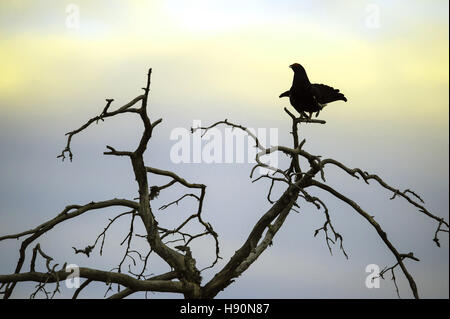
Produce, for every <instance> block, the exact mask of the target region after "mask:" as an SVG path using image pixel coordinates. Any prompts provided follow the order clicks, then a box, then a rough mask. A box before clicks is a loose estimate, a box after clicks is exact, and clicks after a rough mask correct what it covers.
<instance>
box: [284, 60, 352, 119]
mask: <svg viewBox="0 0 450 319" xmlns="http://www.w3.org/2000/svg"><path fill="white" fill-rule="evenodd" d="M289 67H290V68H291V69H292V70H293V71H294V80H293V81H292V86H291V89H290V90H289V91H286V92H284V93H282V94H281V95H280V98H281V97H285V96H288V97H289V101H290V102H291V105H292V106H293V107H294V108H295V109H296V110H297V111H298V112H299V113H300V114H301V115H303V116H305V117H308V116H307V115H306V114H305V112H308V113H309V118H311V116H312V113H314V112H317V114H316V116H317V115H319V112H320V111H321V110H322V108H323V107H324V106H325V105H326V104H327V103H330V102H334V101H339V100H341V101H344V102H347V98H346V97H345V96H344V94H342V93H339V90H338V89H335V88H332V87H331V86H328V85H325V84H311V82H309V79H308V76H307V75H306V71H305V69H304V68H303V66H301V65H300V64H298V63H294V64H292V65H290V66H289Z"/></svg>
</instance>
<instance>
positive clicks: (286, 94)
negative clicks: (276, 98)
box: [280, 91, 291, 98]
mask: <svg viewBox="0 0 450 319" xmlns="http://www.w3.org/2000/svg"><path fill="white" fill-rule="evenodd" d="M290 94H291V92H290V91H286V92H284V93H281V94H280V98H282V97H285V96H287V97H289V95H290Z"/></svg>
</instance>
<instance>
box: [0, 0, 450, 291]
mask: <svg viewBox="0 0 450 319" xmlns="http://www.w3.org/2000/svg"><path fill="white" fill-rule="evenodd" d="M70 3H73V4H74V5H75V6H76V7H75V8H77V9H79V18H80V19H79V26H78V28H74V24H73V23H74V22H73V20H71V19H70V17H69V15H70V14H73V8H74V7H69V12H66V10H67V9H68V7H67V6H68V5H69V4H70ZM71 10H72V11H71ZM448 30H449V29H448V2H447V1H421V0H417V1H406V0H405V1H356V0H355V1H352V0H346V1H339V2H336V1H331V0H330V1H244V2H243V1H234V0H231V1H230V0H228V1H174V0H173V1H137V0H135V1H118V0H117V1H111V0H108V1H72V2H70V1H18V0H15V1H1V2H0V149H1V151H0V221H1V223H0V235H4V234H9V233H14V232H20V231H23V230H25V229H29V228H31V227H33V226H36V225H37V224H38V223H41V222H43V221H45V220H47V219H50V218H52V217H54V216H55V215H56V214H58V213H59V212H60V211H61V210H62V209H63V208H64V207H65V206H66V205H68V204H84V203H88V202H90V201H100V200H106V199H110V198H114V197H118V198H133V197H136V195H137V185H136V183H135V181H134V178H133V176H132V170H131V167H130V165H129V162H128V161H127V160H126V159H124V158H114V157H105V156H103V155H102V153H103V151H104V150H105V145H112V146H115V147H117V148H118V149H130V150H131V149H132V148H133V147H135V145H137V141H138V137H139V134H140V133H141V131H142V127H141V125H140V123H139V121H137V119H136V118H134V117H133V116H124V117H121V118H115V119H111V120H107V121H105V122H102V123H100V124H99V125H96V126H93V127H91V128H89V129H88V130H87V131H85V132H84V133H83V134H80V135H79V136H76V137H75V138H74V140H73V145H72V150H73V152H74V161H73V162H71V163H70V162H61V161H60V160H58V159H56V155H58V154H59V153H60V152H61V150H62V149H63V146H64V145H65V136H64V133H66V132H67V131H69V130H72V129H74V128H76V127H78V126H80V125H81V124H82V123H83V122H84V121H85V120H87V119H88V118H89V117H92V116H95V115H97V114H99V113H100V111H101V110H102V108H103V107H104V104H105V102H104V99H105V98H114V99H115V102H114V103H113V106H120V105H122V104H124V103H126V102H128V101H129V100H131V99H132V98H134V97H135V96H137V95H139V94H141V93H142V90H141V87H143V86H144V85H145V80H146V72H147V69H148V68H149V67H152V68H153V75H152V86H151V95H150V106H149V113H150V117H151V118H152V119H157V118H162V119H163V122H162V124H161V125H160V126H158V127H157V129H155V132H154V137H153V138H152V140H151V142H150V144H149V149H148V151H147V153H146V157H145V158H146V161H147V164H148V165H149V166H153V167H158V168H161V169H170V170H173V171H174V172H176V173H178V174H179V175H181V176H183V177H185V178H186V179H187V180H188V181H191V182H197V183H204V184H206V185H208V188H207V197H206V199H205V208H204V217H205V219H206V220H208V221H209V222H210V223H211V224H212V225H213V226H214V227H215V229H216V231H217V232H218V233H219V234H220V240H221V248H222V254H221V255H222V257H223V258H224V259H223V261H221V263H220V264H219V265H218V267H219V268H220V267H221V266H223V265H224V264H225V262H226V261H227V260H228V259H229V258H230V257H231V255H232V254H233V253H234V251H235V250H236V249H238V248H239V247H240V245H241V244H242V243H243V241H244V240H245V238H246V236H247V235H248V233H249V231H250V230H251V228H252V227H253V225H254V223H255V222H256V221H257V219H258V217H259V216H261V215H262V214H263V213H264V212H265V211H266V210H267V209H268V208H269V207H270V205H269V203H268V202H267V200H266V195H267V191H268V188H269V186H270V184H269V183H268V182H267V181H260V182H258V183H251V180H250V179H249V173H250V170H251V167H252V165H251V164H245V163H234V164H205V163H199V164H183V163H179V164H176V163H173V162H172V161H171V159H170V150H171V147H172V146H173V145H174V144H175V141H173V140H170V134H171V132H172V131H173V130H174V129H175V128H187V129H189V128H190V127H191V126H192V123H193V121H194V120H200V121H201V122H202V124H205V125H206V124H211V123H214V122H216V121H219V120H223V119H225V118H226V119H229V120H230V121H234V122H236V123H239V124H243V125H246V126H249V127H252V128H255V129H257V128H262V129H267V130H269V129H270V128H276V129H278V140H279V144H282V145H291V136H290V134H289V132H290V122H289V121H290V118H289V117H288V116H287V115H286V114H285V113H284V111H283V107H286V106H288V100H287V99H283V100H282V99H279V98H278V95H279V94H280V93H282V92H284V91H285V90H287V89H288V88H289V87H290V85H291V81H292V71H291V70H290V69H289V68H288V66H289V65H290V64H292V63H294V62H298V63H301V64H302V65H303V66H304V67H305V69H306V71H307V72H308V75H309V78H310V80H311V81H312V82H315V83H325V84H328V85H332V86H334V87H336V88H339V89H340V90H341V91H342V92H343V93H344V94H345V95H346V97H347V98H348V102H347V103H344V102H336V103H333V104H330V105H329V106H327V108H326V109H325V110H324V111H323V112H321V114H320V118H321V119H323V120H325V121H327V124H326V125H316V124H310V125H301V128H300V134H301V138H306V141H307V142H306V144H305V149H306V150H308V151H309V152H311V153H313V154H317V155H322V156H323V157H332V158H335V159H337V160H340V161H341V162H343V163H345V164H346V165H347V166H349V167H360V168H362V169H364V170H367V171H369V172H371V173H376V174H379V175H380V176H382V177H384V179H385V181H386V182H388V183H390V184H391V185H393V186H394V187H398V188H399V189H406V188H411V189H413V190H415V191H416V192H417V193H419V194H421V196H422V198H423V199H424V200H425V203H426V207H427V208H429V210H430V211H431V212H433V213H434V214H436V215H438V216H442V217H445V218H446V219H447V220H448V211H449V197H448V191H449V183H448V163H449V135H448V129H449V127H448V115H449V114H448V110H449V109H448V103H449V96H448V87H449V81H448V53H449V52H448V47H449V42H448V35H449V34H448ZM293 112H294V111H293ZM284 163H285V162H284ZM281 164H283V161H282V160H280V165H281ZM326 173H327V176H328V179H327V181H328V182H329V184H330V185H332V186H334V187H336V188H337V189H338V190H340V191H341V192H342V193H344V194H346V195H348V196H350V197H352V198H353V199H355V200H357V201H358V203H360V205H361V207H362V208H363V209H366V210H367V211H368V212H369V213H370V214H371V215H374V216H375V218H376V220H377V221H378V222H379V223H380V225H381V226H382V227H383V228H384V229H385V231H386V232H387V233H388V235H389V238H390V239H391V240H392V242H393V243H394V245H396V247H397V248H398V250H399V251H400V252H402V253H408V252H410V251H413V252H414V254H415V256H417V257H418V258H419V259H420V262H413V261H407V262H406V264H407V267H408V269H409V270H410V272H411V274H412V275H413V276H414V277H415V279H416V282H417V284H418V288H419V294H420V295H421V296H422V297H428V298H448V297H449V295H448V291H449V277H448V272H449V256H448V252H449V248H448V247H449V246H448V244H449V243H448V236H447V234H442V235H441V244H442V247H441V248H438V247H436V245H435V244H434V242H433V241H432V239H433V237H434V231H435V229H436V226H437V225H436V224H435V223H434V222H433V221H432V220H430V219H428V218H425V217H424V215H422V214H420V212H418V211H417V210H416V209H415V208H414V207H412V206H409V205H408V204H407V203H406V202H405V201H404V200H402V199H399V198H397V199H395V200H393V201H390V200H389V198H390V197H391V195H392V194H390V193H389V192H387V191H385V190H383V189H380V188H379V187H377V186H376V185H375V183H373V185H372V184H371V185H366V184H365V183H363V182H361V181H358V180H356V179H353V178H351V177H349V176H346V175H344V174H342V173H340V172H338V171H336V170H333V169H330V170H329V171H327V172H326ZM165 181H166V182H167V180H166V179H160V178H158V179H152V178H150V184H152V185H154V184H156V185H161V184H162V183H164V182H165ZM182 191H183V190H182V188H177V189H175V190H174V191H173V192H168V193H165V194H162V195H161V196H160V197H159V198H158V199H157V200H155V202H153V203H152V205H153V207H154V208H155V214H156V215H157V217H158V218H160V219H161V223H162V224H163V225H167V226H168V227H170V226H171V225H172V226H173V225H174V223H175V222H176V221H179V220H180V218H181V217H182V216H184V215H187V214H189V213H191V211H192V209H193V207H194V206H193V204H194V203H193V202H192V201H189V199H187V200H186V201H185V202H184V203H182V204H181V205H179V206H178V207H174V208H173V209H170V210H169V209H168V210H167V211H163V212H158V211H156V208H157V207H159V206H161V205H163V204H165V203H167V202H170V201H172V200H175V199H176V198H177V196H180V194H182ZM281 191H282V189H281V188H279V189H277V190H276V191H275V194H274V195H276V194H280V192H281ZM311 192H312V193H313V194H315V195H321V196H322V198H323V199H324V201H325V202H326V203H327V204H328V207H329V209H330V215H331V218H332V220H333V222H334V226H335V228H336V229H337V230H338V231H339V232H340V233H341V234H342V235H343V237H344V246H345V248H346V251H347V253H348V255H349V259H348V260H346V259H345V257H344V256H343V254H342V253H341V252H340V251H339V247H337V246H336V247H333V255H330V253H329V251H328V248H327V246H326V244H325V240H324V237H323V234H320V235H318V236H317V237H313V234H314V230H315V229H317V228H320V227H321V226H322V225H323V223H324V218H325V217H324V215H323V214H322V213H321V212H319V211H317V210H316V209H315V208H314V206H312V205H310V204H307V203H303V202H302V201H301V200H299V204H300V205H301V213H300V214H296V213H292V214H291V215H289V217H288V218H287V221H286V223H285V225H284V226H283V228H282V229H281V230H280V232H279V233H278V234H277V237H276V238H275V240H274V244H273V246H271V247H270V248H268V249H267V250H266V251H265V252H264V254H263V255H262V256H261V257H260V259H258V261H257V262H255V263H254V264H253V265H252V266H251V268H250V269H249V270H248V271H247V272H246V273H245V274H244V275H243V276H241V277H239V278H238V279H237V280H236V282H235V283H233V284H232V285H231V286H230V287H229V288H227V289H226V290H225V291H224V292H221V293H220V294H219V295H218V297H222V298H245V297H248V298H252V297H254V298H396V292H395V287H394V285H393V283H392V282H391V280H390V277H389V276H388V278H387V280H385V281H382V282H381V288H379V289H367V288H366V286H365V278H366V276H367V275H368V273H366V272H365V268H366V266H367V265H368V264H377V265H379V266H380V268H383V267H385V266H391V265H393V264H394V263H395V260H394V257H393V256H392V254H391V253H390V252H389V251H388V250H387V248H386V247H385V246H384V245H383V243H382V241H381V240H380V239H379V238H378V236H377V234H376V232H375V230H374V229H372V228H371V227H370V226H369V225H368V224H367V223H366V222H365V221H364V220H363V219H362V218H361V217H360V216H359V215H357V214H356V213H355V212H354V211H352V210H351V208H350V207H348V206H346V205H344V204H342V203H339V202H338V201H336V200H334V199H333V198H331V197H330V196H326V195H324V194H322V193H320V192H315V191H311ZM274 198H275V196H274ZM118 212H120V211H118V210H112V211H106V210H105V211H98V212H92V213H90V214H87V215H86V216H83V217H82V218H80V219H79V220H78V221H71V222H69V223H67V224H64V225H60V226H58V227H56V228H55V229H54V230H52V232H51V233H50V234H48V235H46V236H44V237H43V238H42V240H41V241H40V243H41V246H42V247H43V249H44V251H46V252H47V253H48V254H49V255H51V256H54V258H55V260H56V261H57V262H58V263H60V264H63V263H64V262H68V263H75V264H78V265H80V266H88V267H98V268H101V269H104V270H109V269H111V268H113V267H115V265H117V264H118V263H119V262H120V259H121V257H122V251H123V247H120V246H118V244H119V243H120V241H122V239H123V238H124V237H125V236H126V232H127V230H128V228H127V227H128V223H129V220H125V219H124V220H123V221H122V222H120V223H118V224H117V225H116V226H115V227H114V228H113V229H111V233H109V235H108V238H109V239H110V240H111V242H110V243H107V245H106V247H105V254H104V256H102V257H99V256H98V249H97V248H96V250H95V253H94V256H93V257H91V258H89V259H88V258H86V257H85V256H80V255H74V254H73V250H72V248H71V247H72V246H76V247H85V246H86V245H88V244H91V243H92V242H93V241H94V240H95V238H96V237H97V235H98V234H99V233H100V232H101V231H102V230H103V228H104V227H105V225H106V223H107V222H108V218H111V217H113V216H114V214H116V213H118ZM19 244H20V241H16V240H12V241H5V242H1V243H0V273H2V274H5V273H11V272H13V271H14V267H15V264H16V262H17V257H18V250H17V249H18V247H19ZM118 247H120V248H118ZM136 247H141V248H142V249H145V248H146V246H145V245H144V243H143V242H141V241H139V239H136ZM193 249H194V257H196V258H197V264H198V265H199V267H200V268H203V267H205V266H207V265H208V263H210V262H211V261H212V254H213V253H214V247H213V245H212V243H211V242H203V241H199V242H198V244H195V245H194V246H193ZM24 269H25V270H27V269H28V268H27V267H25V268H24ZM166 270H167V268H166V267H165V266H164V264H162V263H161V262H158V261H157V260H156V259H155V260H154V261H152V263H151V267H150V269H149V272H154V273H160V272H163V271H166ZM217 270H218V268H217V267H216V268H215V269H214V270H212V271H205V272H204V274H203V276H204V277H205V280H206V279H209V278H211V276H212V275H213V274H214V273H215V271H217ZM397 278H398V283H399V288H400V294H401V296H402V297H405V298H409V297H411V296H412V295H411V292H410V290H409V287H408V284H407V282H406V280H405V278H404V276H403V275H402V274H401V273H400V272H399V271H397ZM29 287H30V286H27V285H25V284H22V285H18V287H17V289H16V293H15V295H14V296H15V297H25V296H27V293H29V292H30V290H29ZM93 287H94V289H93V290H92V291H90V292H88V291H87V290H86V291H84V292H83V294H82V296H80V297H103V295H104V293H105V291H106V287H105V285H94V286H93ZM72 293H73V291H70V290H69V289H66V288H64V289H62V294H61V296H63V297H67V296H71V294H72ZM134 296H136V297H142V294H136V295H134ZM149 297H170V296H167V295H165V294H156V295H155V294H151V295H149ZM178 297H179V296H178Z"/></svg>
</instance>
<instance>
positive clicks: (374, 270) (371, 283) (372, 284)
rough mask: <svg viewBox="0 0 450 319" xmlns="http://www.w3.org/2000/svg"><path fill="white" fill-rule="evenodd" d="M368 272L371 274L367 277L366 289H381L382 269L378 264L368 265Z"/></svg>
mask: <svg viewBox="0 0 450 319" xmlns="http://www.w3.org/2000/svg"><path fill="white" fill-rule="evenodd" d="M366 272H368V273H370V274H369V275H368V276H367V277H366V287H367V288H369V289H372V288H380V267H379V266H378V265H376V264H370V265H367V266H366Z"/></svg>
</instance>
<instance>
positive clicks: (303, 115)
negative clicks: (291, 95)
mask: <svg viewBox="0 0 450 319" xmlns="http://www.w3.org/2000/svg"><path fill="white" fill-rule="evenodd" d="M300 115H301V117H303V118H308V115H307V114H306V113H305V112H303V111H300Z"/></svg>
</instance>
